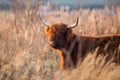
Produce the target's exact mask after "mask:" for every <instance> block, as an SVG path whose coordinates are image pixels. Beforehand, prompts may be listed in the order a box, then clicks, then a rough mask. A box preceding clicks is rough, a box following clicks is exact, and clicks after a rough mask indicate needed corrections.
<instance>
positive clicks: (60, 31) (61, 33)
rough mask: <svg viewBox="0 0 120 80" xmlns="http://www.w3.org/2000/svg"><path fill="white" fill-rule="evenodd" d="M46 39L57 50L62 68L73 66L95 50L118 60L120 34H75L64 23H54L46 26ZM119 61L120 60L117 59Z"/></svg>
mask: <svg viewBox="0 0 120 80" xmlns="http://www.w3.org/2000/svg"><path fill="white" fill-rule="evenodd" d="M46 32H47V34H48V41H49V44H50V46H51V47H52V48H54V49H56V50H58V51H59V54H60V58H61V67H62V69H66V68H71V67H75V66H76V65H77V63H78V61H79V60H80V59H81V60H83V59H84V57H85V56H86V54H87V53H89V52H91V51H95V49H96V48H98V51H97V54H100V53H102V54H104V55H106V54H107V55H108V53H109V56H108V58H107V60H109V59H110V58H111V56H115V57H117V60H120V51H119V50H118V48H119V46H120V35H109V36H99V37H91V36H77V35H75V34H73V33H72V30H71V29H68V28H67V25H66V24H62V23H60V24H54V25H52V26H50V27H47V28H46ZM118 62H120V61H118Z"/></svg>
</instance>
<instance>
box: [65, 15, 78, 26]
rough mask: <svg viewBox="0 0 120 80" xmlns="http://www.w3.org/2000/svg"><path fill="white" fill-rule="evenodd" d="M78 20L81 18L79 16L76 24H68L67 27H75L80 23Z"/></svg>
mask: <svg viewBox="0 0 120 80" xmlns="http://www.w3.org/2000/svg"><path fill="white" fill-rule="evenodd" d="M78 20H79V17H77V20H76V22H75V23H74V24H72V25H68V26H67V28H75V27H76V26H77V25H78Z"/></svg>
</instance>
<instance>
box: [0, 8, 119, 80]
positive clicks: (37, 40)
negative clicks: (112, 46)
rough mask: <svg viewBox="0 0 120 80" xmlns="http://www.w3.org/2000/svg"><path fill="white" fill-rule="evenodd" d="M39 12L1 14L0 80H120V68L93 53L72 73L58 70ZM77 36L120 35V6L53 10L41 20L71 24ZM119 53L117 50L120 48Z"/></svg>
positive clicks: (58, 65) (19, 11)
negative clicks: (76, 23)
mask: <svg viewBox="0 0 120 80" xmlns="http://www.w3.org/2000/svg"><path fill="white" fill-rule="evenodd" d="M39 13H43V12H42V11H41V10H39V9H37V10H34V9H31V10H29V11H28V10H24V11H21V10H15V11H14V10H10V11H0V80H120V65H116V64H115V63H113V62H112V61H109V62H108V63H107V64H105V65H104V63H105V56H99V57H98V58H97V59H95V55H96V51H95V52H94V53H93V54H91V53H89V55H88V56H87V57H86V58H85V60H84V61H83V63H82V64H80V65H78V67H77V68H75V69H72V70H61V69H60V58H59V55H58V53H57V52H56V51H54V50H52V49H51V48H50V47H49V45H48V42H47V35H46V33H45V27H44V25H43V24H42V23H41V22H40V20H39ZM77 16H79V24H78V26H77V27H76V28H74V29H73V32H74V33H75V34H77V35H90V36H99V35H109V34H120V7H119V6H118V7H116V8H114V7H113V8H111V9H110V8H108V7H105V8H104V9H97V8H96V9H92V10H90V9H82V8H80V9H79V10H71V11H70V10H68V9H63V8H62V9H58V10H57V9H56V10H53V11H49V12H48V13H47V15H44V14H42V17H43V18H44V19H45V20H46V21H48V22H50V23H51V24H53V23H59V22H63V23H66V24H72V23H73V22H74V21H75V20H76V17H77ZM119 50H120V47H119Z"/></svg>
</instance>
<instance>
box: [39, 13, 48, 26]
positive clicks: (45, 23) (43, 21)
mask: <svg viewBox="0 0 120 80" xmlns="http://www.w3.org/2000/svg"><path fill="white" fill-rule="evenodd" d="M39 18H40V21H41V22H42V23H43V24H44V25H45V26H46V27H49V26H50V24H49V23H48V22H46V21H45V20H43V19H42V17H41V16H40V15H39Z"/></svg>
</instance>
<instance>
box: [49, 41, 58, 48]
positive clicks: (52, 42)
mask: <svg viewBox="0 0 120 80" xmlns="http://www.w3.org/2000/svg"><path fill="white" fill-rule="evenodd" d="M49 44H50V46H51V47H53V48H58V45H57V44H56V42H54V41H49Z"/></svg>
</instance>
